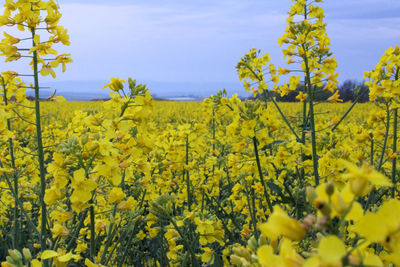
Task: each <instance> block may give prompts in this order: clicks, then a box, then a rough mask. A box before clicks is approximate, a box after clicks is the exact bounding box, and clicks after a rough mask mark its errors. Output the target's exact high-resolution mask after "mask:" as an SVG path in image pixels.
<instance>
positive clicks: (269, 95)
mask: <svg viewBox="0 0 400 267" xmlns="http://www.w3.org/2000/svg"><path fill="white" fill-rule="evenodd" d="M246 68H247V69H249V70H250V71H251V72H252V73H253V75H254V77H256V79H257V80H258V82H261V81H262V79H261V78H260V77H259V76H258V75H257V73H255V72H254V71H253V70H252V69H251V67H250V66H249V65H247V64H246ZM266 93H267V95H268V98H269V99H271V101H272V103H274V106H275V107H276V109H277V110H278V112H279V114H280V115H281V117H282V119H283V121H284V122H285V123H286V125H287V126H288V127H289V129H290V131H291V132H292V133H293V134H294V136H295V137H296V140H297V141H298V142H301V140H300V138H299V136H298V135H297V133H296V131H295V130H294V129H293V127H292V125H291V124H290V122H289V120H288V119H287V118H286V116H285V114H283V112H282V110H281V108H280V107H279V105H278V103H276V101H275V99H274V98H273V97H272V96H271V94H270V92H269V91H268V90H266Z"/></svg>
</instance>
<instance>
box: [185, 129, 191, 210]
mask: <svg viewBox="0 0 400 267" xmlns="http://www.w3.org/2000/svg"><path fill="white" fill-rule="evenodd" d="M185 163H186V168H185V169H186V170H185V173H186V190H187V201H188V211H191V210H192V208H191V207H192V193H191V190H190V177H189V170H188V169H187V165H188V164H189V135H187V136H186V158H185Z"/></svg>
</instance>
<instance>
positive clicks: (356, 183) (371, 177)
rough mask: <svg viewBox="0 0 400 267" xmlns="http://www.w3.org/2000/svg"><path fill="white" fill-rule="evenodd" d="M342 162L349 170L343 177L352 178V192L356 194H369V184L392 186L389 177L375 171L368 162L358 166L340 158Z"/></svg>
mask: <svg viewBox="0 0 400 267" xmlns="http://www.w3.org/2000/svg"><path fill="white" fill-rule="evenodd" d="M340 162H341V164H343V165H344V166H345V167H346V169H347V172H348V173H346V174H343V175H342V177H343V178H344V179H348V180H350V188H351V192H352V193H353V194H354V195H355V196H364V195H365V194H367V193H368V192H369V191H370V187H369V185H373V186H377V187H384V186H392V183H391V182H390V180H389V179H388V178H386V177H385V176H384V175H383V174H381V173H379V172H377V171H375V170H374V169H373V168H372V167H371V166H369V165H367V163H363V165H362V166H361V167H357V166H356V165H354V164H352V163H350V162H348V161H345V160H340Z"/></svg>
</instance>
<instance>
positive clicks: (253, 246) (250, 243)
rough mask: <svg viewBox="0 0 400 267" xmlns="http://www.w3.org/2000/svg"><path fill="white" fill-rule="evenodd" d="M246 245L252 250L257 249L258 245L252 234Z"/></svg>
mask: <svg viewBox="0 0 400 267" xmlns="http://www.w3.org/2000/svg"><path fill="white" fill-rule="evenodd" d="M247 246H248V247H249V248H250V249H251V250H253V251H257V247H258V243H257V240H256V238H255V237H254V236H252V237H251V238H250V239H249V241H247Z"/></svg>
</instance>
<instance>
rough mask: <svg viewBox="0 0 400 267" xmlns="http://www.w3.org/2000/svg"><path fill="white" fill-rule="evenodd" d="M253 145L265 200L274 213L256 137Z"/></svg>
mask: <svg viewBox="0 0 400 267" xmlns="http://www.w3.org/2000/svg"><path fill="white" fill-rule="evenodd" d="M253 145H254V153H255V154H256V162H257V168H258V174H259V175H260V180H261V184H262V186H263V187H264V196H265V200H266V201H267V204H268V208H269V211H270V212H271V213H272V212H273V208H272V204H271V200H270V198H269V194H268V191H267V186H266V185H265V181H264V175H263V173H262V169H261V163H260V156H259V155H258V147H257V137H256V136H253Z"/></svg>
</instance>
